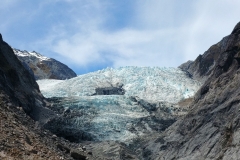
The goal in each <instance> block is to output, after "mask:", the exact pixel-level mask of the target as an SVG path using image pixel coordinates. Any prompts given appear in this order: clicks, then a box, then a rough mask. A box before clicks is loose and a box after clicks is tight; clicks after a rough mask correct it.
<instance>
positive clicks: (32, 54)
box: [13, 48, 50, 61]
mask: <svg viewBox="0 0 240 160" xmlns="http://www.w3.org/2000/svg"><path fill="white" fill-rule="evenodd" d="M13 52H14V53H15V54H16V55H17V56H20V57H36V58H38V59H40V60H41V61H43V60H49V59H50V58H48V57H45V56H43V55H41V54H39V53H37V52H35V51H32V52H28V51H21V50H19V49H14V48H13Z"/></svg>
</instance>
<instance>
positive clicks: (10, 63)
mask: <svg viewBox="0 0 240 160" xmlns="http://www.w3.org/2000/svg"><path fill="white" fill-rule="evenodd" d="M0 90H3V91H5V93H6V94H7V95H8V96H9V97H10V98H11V99H12V100H13V101H14V103H15V104H16V105H18V106H19V107H22V108H23V109H24V111H25V112H26V113H27V114H29V115H30V116H31V117H32V118H33V119H35V120H40V121H42V122H44V121H47V119H48V118H50V117H52V116H54V113H53V112H52V111H51V110H49V109H47V108H45V107H44V106H45V101H44V97H43V96H42V94H41V93H40V91H39V87H38V84H37V83H36V82H35V79H34V77H33V76H32V75H31V74H30V73H29V71H27V70H26V68H25V67H24V66H23V65H22V63H21V62H20V61H19V60H18V58H17V57H16V55H15V54H14V52H13V50H12V48H11V47H10V46H9V45H8V44H7V43H6V42H4V41H3V40H2V37H1V41H0Z"/></svg>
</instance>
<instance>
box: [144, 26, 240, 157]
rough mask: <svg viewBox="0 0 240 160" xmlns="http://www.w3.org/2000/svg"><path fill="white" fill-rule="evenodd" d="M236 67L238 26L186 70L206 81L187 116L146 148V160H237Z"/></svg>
mask: <svg viewBox="0 0 240 160" xmlns="http://www.w3.org/2000/svg"><path fill="white" fill-rule="evenodd" d="M205 63H206V64H205ZM196 64H197V65H196ZM239 66H240V23H238V24H237V25H236V27H235V28H234V30H233V31H232V33H231V34H230V35H229V36H227V37H225V38H223V40H222V41H220V42H219V43H217V44H216V45H213V46H212V47H210V49H209V50H208V51H207V52H205V53H204V55H203V56H199V57H198V58H197V59H196V60H195V61H194V62H193V63H192V66H190V67H189V72H191V73H193V75H194V76H196V77H198V78H203V77H206V78H207V79H206V80H205V83H204V85H203V86H202V87H201V88H200V90H199V91H198V92H197V94H196V95H195V98H194V102H193V103H192V105H191V110H190V111H189V113H188V114H187V115H186V116H185V117H184V118H183V119H181V120H179V121H177V122H176V123H175V124H174V125H173V126H171V127H170V128H169V129H168V130H167V131H166V132H165V133H164V134H163V135H162V136H160V137H158V138H156V139H153V140H152V141H150V142H149V143H148V144H147V145H146V146H145V148H144V152H143V155H144V156H145V158H146V159H225V160H229V159H234V160H235V159H239V158H240V152H239V148H240V125H239V121H240V114H239V111H240V109H239V108H240V103H239V102H240V89H239V87H238V86H240V81H239V80H240V70H239ZM194 67H196V68H195V70H194V69H193V68H194ZM192 69H193V70H192ZM158 139H161V141H160V142H159V141H158Z"/></svg>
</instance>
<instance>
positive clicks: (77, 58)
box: [24, 0, 240, 68]
mask: <svg viewBox="0 0 240 160" xmlns="http://www.w3.org/2000/svg"><path fill="white" fill-rule="evenodd" d="M60 2H65V5H66V6H67V7H68V9H66V8H65V9H64V10H63V11H62V10H61V8H60V9H59V8H58V10H57V9H56V10H54V7H55V6H56V5H57V4H59V3H60ZM124 2H126V3H127V1H124ZM124 2H123V3H124ZM132 3H134V5H132V6H131V7H132V8H131V11H129V12H128V13H121V14H126V15H118V16H116V15H114V14H115V13H114V12H115V9H116V10H117V9H119V8H118V7H120V6H118V5H117V4H118V3H116V1H110V0H109V1H108V0H106V1H100V0H95V1H93V0H89V1H86V0H81V1H76V0H64V1H60V0H55V1H51V2H49V1H42V2H41V3H40V4H39V6H38V7H37V8H36V9H35V10H34V12H33V13H34V14H32V17H31V18H29V19H34V17H35V15H41V14H43V15H42V16H56V15H58V12H64V13H65V14H63V15H65V16H66V17H57V16H56V17H54V18H55V19H57V22H55V21H53V22H52V24H51V27H50V28H49V31H48V33H46V36H45V37H44V38H39V39H36V40H35V41H33V42H32V43H30V44H31V45H33V46H34V47H35V48H36V49H35V50H37V51H44V52H42V53H44V54H47V53H52V52H55V53H56V54H57V56H61V57H63V58H62V59H61V60H62V61H63V62H64V63H66V64H70V63H75V64H76V65H78V66H79V68H81V67H82V66H84V67H89V68H90V67H91V65H93V64H105V63H106V64H112V65H113V66H114V67H119V66H126V65H137V66H178V65H180V64H181V63H183V62H184V61H187V60H189V59H192V60H193V59H195V58H196V57H197V56H198V55H199V54H203V52H204V51H205V50H207V49H208V48H209V47H210V46H211V45H212V44H214V43H217V42H218V41H219V40H221V38H222V37H223V36H226V35H228V34H230V32H231V30H232V29H233V27H234V25H235V24H236V23H237V22H238V21H239V18H238V16H237V15H240V10H239V9H238V7H237V6H240V2H238V1H237V0H231V1H227V0H223V1H217V0H212V1H207V0H199V1H191V2H189V1H188V0H183V1H177V0H161V1H155V0H149V1H144V0H138V1H133V2H132ZM49 7H53V10H52V11H50V12H47V14H44V13H45V8H49ZM121 9H124V8H120V10H121ZM48 11H49V10H48ZM24 15H25V14H24ZM60 15H61V14H60ZM114 16H116V17H114ZM121 16H122V17H127V18H128V21H127V23H126V24H124V25H123V26H121V24H115V25H119V26H121V27H117V28H116V29H109V28H108V26H107V25H108V24H111V23H112V22H111V21H109V20H114V18H115V19H118V18H122V17H121ZM110 17H111V18H110ZM114 23H116V22H114ZM43 27H44V25H43ZM27 45H29V44H27ZM48 56H50V57H51V55H48ZM109 62H110V63H109Z"/></svg>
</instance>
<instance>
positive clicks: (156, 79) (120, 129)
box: [37, 67, 201, 142]
mask: <svg viewBox="0 0 240 160" xmlns="http://www.w3.org/2000/svg"><path fill="white" fill-rule="evenodd" d="M37 83H38V84H39V86H40V90H41V92H42V93H43V95H44V96H45V97H48V98H50V97H67V99H68V100H66V101H65V102H63V104H62V105H64V107H65V108H66V109H70V110H74V109H75V110H76V109H77V110H78V111H79V112H80V113H81V116H78V117H75V118H74V119H71V120H69V125H71V126H72V127H74V128H79V129H81V130H84V131H86V132H88V133H90V134H92V135H94V136H95V137H96V140H118V141H121V142H128V141H129V140H132V139H134V138H136V137H139V136H141V135H144V134H146V133H149V132H152V131H153V130H156V128H157V127H153V126H159V124H157V122H154V121H151V116H152V113H150V112H149V111H148V110H147V109H146V108H144V107H143V106H142V105H139V103H138V102H135V101H133V100H131V97H136V98H137V99H143V100H144V101H147V102H151V103H156V104H158V105H156V106H157V107H160V105H159V103H160V102H163V101H164V102H167V103H171V104H175V103H177V102H179V101H180V100H182V99H185V98H188V97H191V96H193V95H194V93H195V92H196V91H197V90H198V89H199V87H200V85H201V83H200V82H198V81H196V80H193V79H191V78H189V77H188V76H187V75H186V74H185V73H184V72H183V71H181V70H180V69H177V68H159V67H122V68H118V69H113V68H106V69H103V70H100V71H96V72H92V73H88V74H84V75H79V76H78V77H75V78H72V79H69V80H39V81H37ZM119 84H120V85H123V89H124V90H125V94H124V95H95V96H93V95H94V93H95V89H96V88H104V87H116V86H119ZM171 109H172V108H169V114H171V113H172V112H173V111H172V110H171ZM150 114H151V115H150ZM163 118H164V117H163Z"/></svg>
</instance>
